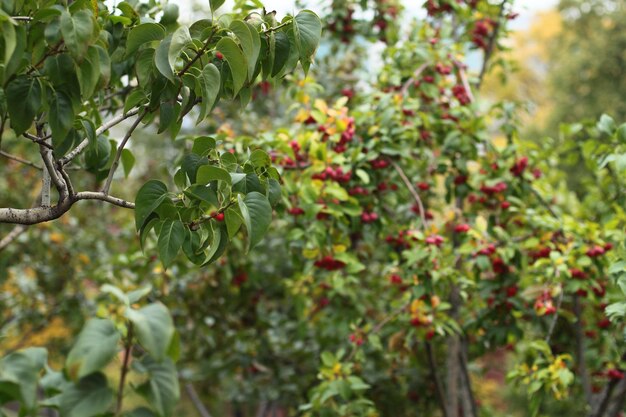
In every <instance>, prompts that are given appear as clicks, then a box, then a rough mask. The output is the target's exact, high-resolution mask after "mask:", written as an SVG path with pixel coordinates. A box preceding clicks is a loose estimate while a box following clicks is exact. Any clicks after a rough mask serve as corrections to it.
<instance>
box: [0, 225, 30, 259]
mask: <svg viewBox="0 0 626 417" xmlns="http://www.w3.org/2000/svg"><path fill="white" fill-rule="evenodd" d="M26 229H27V227H26V226H24V225H21V224H19V225H17V226H15V227H14V228H13V230H11V231H10V232H9V234H8V235H6V236H5V237H3V238H2V240H0V252H2V251H3V250H4V249H6V248H7V246H9V245H10V244H11V243H13V241H14V240H15V239H17V238H18V237H20V236H21V234H22V233H24V232H25V231H26Z"/></svg>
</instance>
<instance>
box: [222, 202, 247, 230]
mask: <svg viewBox="0 0 626 417" xmlns="http://www.w3.org/2000/svg"><path fill="white" fill-rule="evenodd" d="M224 221H225V222H226V230H227V231H228V237H229V238H232V237H233V236H235V234H237V232H238V231H239V229H240V228H241V224H242V223H243V219H242V218H241V215H240V214H239V213H238V212H237V210H235V209H233V208H232V207H230V208H228V210H226V211H225V212H224Z"/></svg>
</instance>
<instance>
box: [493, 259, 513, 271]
mask: <svg viewBox="0 0 626 417" xmlns="http://www.w3.org/2000/svg"><path fill="white" fill-rule="evenodd" d="M491 266H492V267H493V272H495V273H496V274H506V273H507V272H509V266H508V265H507V264H506V263H505V262H504V260H502V258H494V259H492V260H491Z"/></svg>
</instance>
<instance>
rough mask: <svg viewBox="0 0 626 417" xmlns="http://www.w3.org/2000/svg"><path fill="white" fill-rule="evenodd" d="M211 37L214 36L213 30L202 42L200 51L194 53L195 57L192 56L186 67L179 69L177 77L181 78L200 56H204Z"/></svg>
mask: <svg viewBox="0 0 626 417" xmlns="http://www.w3.org/2000/svg"><path fill="white" fill-rule="evenodd" d="M213 35H215V29H213V30H212V31H211V34H210V35H209V37H208V38H207V40H206V42H204V45H202V48H200V50H198V52H196V56H194V57H193V58H192V59H191V60H190V61H189V62H188V63H187V65H185V66H184V67H183V69H181V70H180V71H178V76H179V77H182V76H183V75H184V74H185V73H186V72H187V71H188V70H189V68H191V66H192V65H193V64H194V63H195V62H196V61H197V60H198V59H200V57H201V56H202V55H204V53H205V52H206V50H207V48H208V47H209V44H210V43H211V40H212V39H213Z"/></svg>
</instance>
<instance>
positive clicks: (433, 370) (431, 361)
mask: <svg viewBox="0 0 626 417" xmlns="http://www.w3.org/2000/svg"><path fill="white" fill-rule="evenodd" d="M425 345H426V353H427V355H428V368H429V369H430V376H431V378H432V379H433V382H434V383H435V388H436V391H437V400H439V406H440V407H441V413H442V414H443V417H448V410H447V408H446V401H445V397H444V394H443V387H442V385H441V381H440V380H439V375H437V361H436V360H435V353H434V352H433V348H432V346H431V345H430V342H425Z"/></svg>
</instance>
